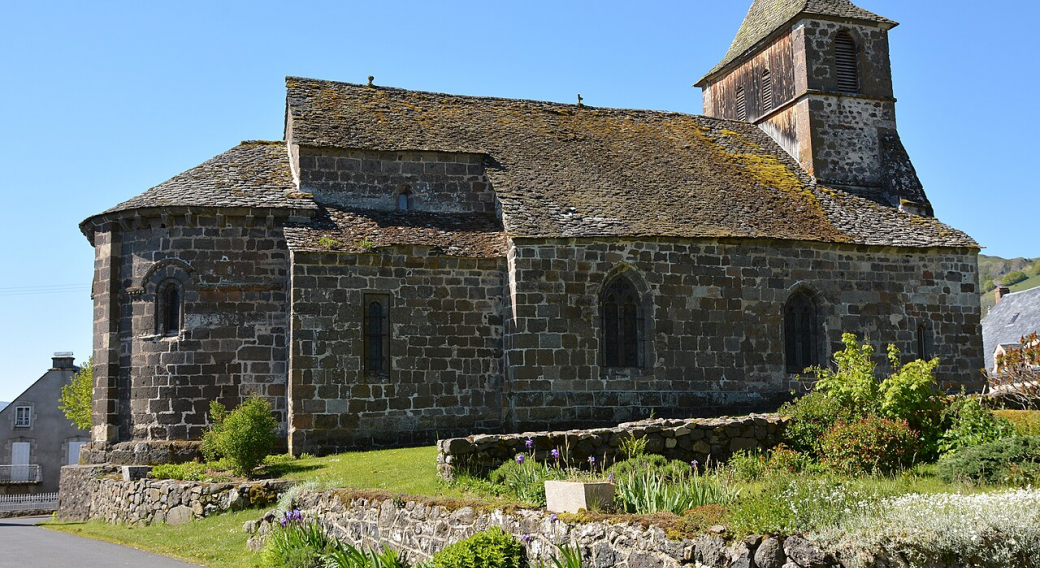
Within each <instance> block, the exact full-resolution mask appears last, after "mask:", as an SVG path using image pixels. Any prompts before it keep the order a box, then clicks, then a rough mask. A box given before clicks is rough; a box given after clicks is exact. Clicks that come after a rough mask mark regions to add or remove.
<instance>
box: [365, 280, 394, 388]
mask: <svg viewBox="0 0 1040 568" xmlns="http://www.w3.org/2000/svg"><path fill="white" fill-rule="evenodd" d="M389 308H390V297H389V296H388V295H386V294H365V318H364V320H365V321H364V335H365V342H364V343H365V360H364V364H365V372H366V373H368V374H374V375H384V374H386V373H389V372H390V309H389Z"/></svg>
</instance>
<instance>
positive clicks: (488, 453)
mask: <svg viewBox="0 0 1040 568" xmlns="http://www.w3.org/2000/svg"><path fill="white" fill-rule="evenodd" d="M784 425H785V422H784V420H783V419H781V418H779V417H778V416H775V415H751V416H741V417H739V418H717V419H688V420H644V421H642V422H628V423H625V424H619V425H618V426H617V427H616V428H597V429H594V430H570V431H564V432H526V433H523V434H505V435H493V434H491V435H489V434H483V435H475V436H468V437H465V438H449V439H446V440H439V441H438V442H437V450H438V453H437V471H438V472H439V473H440V474H441V477H443V478H445V479H448V480H450V479H451V478H452V477H453V476H454V471H455V470H456V469H458V468H463V469H466V470H470V471H472V470H479V471H483V472H487V471H490V470H492V469H495V468H496V467H498V466H500V465H502V464H503V463H505V462H507V461H510V460H512V459H514V458H515V457H516V455H517V454H520V453H526V454H529V453H530V451H529V450H528V449H527V447H526V443H527V441H528V440H530V441H531V442H533V444H534V453H535V459H537V460H538V461H551V457H550V452H552V450H554V449H555V450H559V452H560V455H561V459H563V458H565V459H568V460H569V465H582V464H584V463H585V462H586V461H587V460H588V458H589V457H594V458H596V463H598V464H601V465H602V466H604V467H605V466H609V465H610V464H612V463H614V462H615V461H617V460H619V459H623V456H620V447H621V444H622V442H623V441H625V440H627V439H629V438H645V439H646V452H647V453H650V454H660V455H663V456H665V457H666V458H668V459H670V460H680V461H683V462H687V463H689V462H691V461H693V460H696V461H697V462H699V463H701V464H707V463H708V460H709V459H711V460H715V461H720V462H721V461H725V460H727V459H729V457H730V456H731V455H733V453H734V452H737V451H740V450H759V449H761V450H766V449H769V448H772V447H774V446H776V445H777V444H779V443H780V442H781V441H782V440H783V432H784Z"/></svg>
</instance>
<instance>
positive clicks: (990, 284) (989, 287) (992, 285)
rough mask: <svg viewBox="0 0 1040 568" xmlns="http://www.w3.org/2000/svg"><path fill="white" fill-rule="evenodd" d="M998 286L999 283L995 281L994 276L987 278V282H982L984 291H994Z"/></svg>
mask: <svg viewBox="0 0 1040 568" xmlns="http://www.w3.org/2000/svg"><path fill="white" fill-rule="evenodd" d="M996 287H997V283H996V282H994V281H993V279H992V278H987V279H986V280H985V282H983V283H982V291H983V292H992V291H993V290H995V289H996Z"/></svg>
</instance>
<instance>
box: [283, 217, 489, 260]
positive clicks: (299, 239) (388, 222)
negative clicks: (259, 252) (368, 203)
mask: <svg viewBox="0 0 1040 568" xmlns="http://www.w3.org/2000/svg"><path fill="white" fill-rule="evenodd" d="M285 239H286V242H287V243H288V245H289V248H290V249H292V250H296V251H311V252H319V251H320V252H327V251H344V252H368V251H371V250H374V249H378V248H379V247H385V246H392V245H399V244H410V245H423V246H428V247H431V248H433V249H435V250H437V251H438V252H440V253H441V254H445V255H448V256H461V257H471V258H498V257H505V255H506V246H507V245H506V234H505V231H504V230H503V228H502V224H501V223H500V222H499V220H498V218H497V217H496V216H494V215H491V214H474V213H423V212H419V211H409V212H407V213H399V212H396V211H395V212H386V211H372V210H362V209H354V210H350V209H341V208H335V207H322V210H321V212H320V213H319V214H318V216H317V217H316V218H315V219H314V220H313V221H309V222H307V223H301V224H296V225H288V226H286V228H285Z"/></svg>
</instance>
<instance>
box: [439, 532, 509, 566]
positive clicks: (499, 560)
mask: <svg viewBox="0 0 1040 568" xmlns="http://www.w3.org/2000/svg"><path fill="white" fill-rule="evenodd" d="M523 556H524V550H523V546H522V545H521V544H520V541H518V540H516V539H515V538H513V537H512V536H510V535H508V534H506V533H505V531H503V530H502V529H500V528H498V527H493V528H490V529H488V530H486V531H484V532H480V533H477V534H475V535H473V536H471V537H469V538H467V539H466V540H463V541H459V542H456V543H455V544H450V545H448V546H447V547H445V548H444V550H442V551H440V552H438V553H437V554H436V555H435V556H434V557H433V560H432V562H431V566H432V568H520V567H521V566H522V565H523V562H524V558H523Z"/></svg>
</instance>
